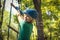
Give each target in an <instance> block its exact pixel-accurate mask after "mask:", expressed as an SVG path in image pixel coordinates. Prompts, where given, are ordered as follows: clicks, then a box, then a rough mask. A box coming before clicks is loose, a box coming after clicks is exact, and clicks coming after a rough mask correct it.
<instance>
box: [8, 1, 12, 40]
mask: <svg viewBox="0 0 60 40" xmlns="http://www.w3.org/2000/svg"><path fill="white" fill-rule="evenodd" d="M12 3H13V0H12ZM11 12H12V6H11V8H10V19H9V26H10V24H11ZM7 40H9V27H8V38H7Z"/></svg>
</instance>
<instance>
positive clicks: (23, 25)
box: [18, 20, 33, 40]
mask: <svg viewBox="0 0 60 40" xmlns="http://www.w3.org/2000/svg"><path fill="white" fill-rule="evenodd" d="M32 29H33V24H32V23H29V22H26V21H24V20H21V21H20V34H19V39H18V40H30V35H31V33H32Z"/></svg>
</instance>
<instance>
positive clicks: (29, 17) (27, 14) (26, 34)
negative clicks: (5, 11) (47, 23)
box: [11, 4, 37, 40]
mask: <svg viewBox="0 0 60 40" xmlns="http://www.w3.org/2000/svg"><path fill="white" fill-rule="evenodd" d="M11 5H12V6H13V7H14V8H15V9H16V10H18V13H17V17H18V21H19V23H20V33H19V38H18V40H30V35H31V33H32V29H33V24H32V22H33V20H34V19H36V17H37V11H36V10H34V9H26V10H24V11H23V12H22V11H19V8H18V7H15V6H14V5H13V4H11ZM21 13H22V15H21Z"/></svg>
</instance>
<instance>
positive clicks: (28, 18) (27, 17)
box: [23, 9, 37, 22]
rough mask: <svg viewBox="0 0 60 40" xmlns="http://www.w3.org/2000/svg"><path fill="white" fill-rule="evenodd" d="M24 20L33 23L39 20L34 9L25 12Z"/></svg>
mask: <svg viewBox="0 0 60 40" xmlns="http://www.w3.org/2000/svg"><path fill="white" fill-rule="evenodd" d="M23 13H24V20H26V21H28V22H31V21H32V20H33V19H36V18H37V11H36V10H34V9H26V10H24V11H23Z"/></svg>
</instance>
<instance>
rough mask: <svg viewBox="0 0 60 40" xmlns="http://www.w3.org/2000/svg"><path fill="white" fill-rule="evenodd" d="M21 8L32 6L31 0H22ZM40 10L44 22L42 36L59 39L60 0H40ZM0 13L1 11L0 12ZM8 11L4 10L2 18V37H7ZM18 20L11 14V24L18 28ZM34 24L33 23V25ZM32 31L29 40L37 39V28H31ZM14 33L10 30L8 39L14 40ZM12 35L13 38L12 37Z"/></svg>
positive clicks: (54, 39) (48, 38)
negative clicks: (48, 12)
mask: <svg viewBox="0 0 60 40" xmlns="http://www.w3.org/2000/svg"><path fill="white" fill-rule="evenodd" d="M20 6H21V7H20V8H21V10H24V9H26V7H29V8H34V5H33V0H22V1H21V5H20ZM41 10H42V18H43V24H44V29H43V30H44V36H45V39H47V40H50V39H51V40H59V39H60V0H41ZM46 11H50V12H51V14H50V15H48V14H47V13H46ZM0 13H1V12H0ZM9 15H10V13H9V12H7V11H5V12H4V18H3V25H2V30H4V31H5V32H3V34H2V35H3V36H4V38H7V34H8V33H7V29H8V27H7V25H8V24H9ZM18 25H19V24H18V20H17V17H16V15H13V16H12V21H11V26H13V28H15V29H17V30H18ZM34 26H35V25H34ZM33 31H34V32H33V33H32V34H31V38H30V39H31V40H36V39H37V28H36V27H34V28H33ZM16 35H17V34H16V33H15V32H14V31H13V30H10V40H16ZM13 37H14V38H13Z"/></svg>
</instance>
